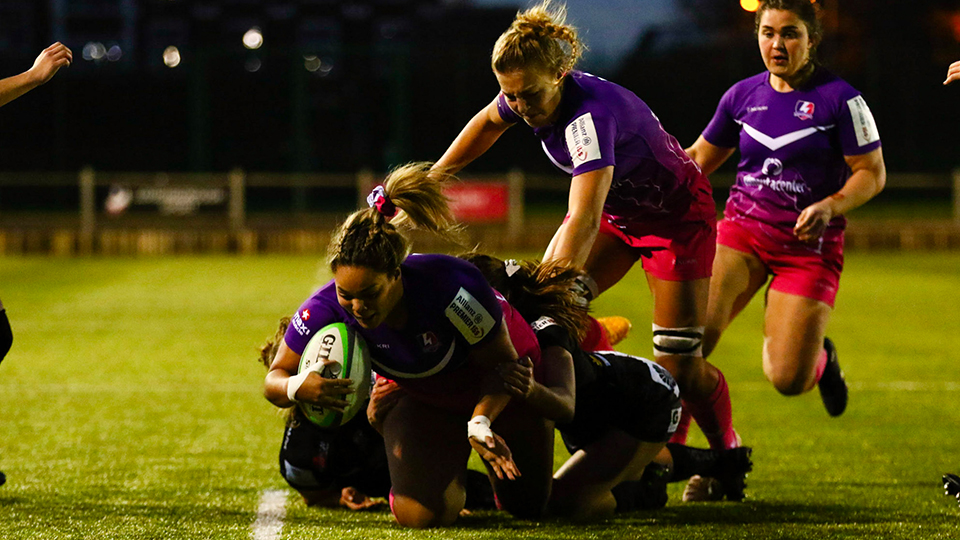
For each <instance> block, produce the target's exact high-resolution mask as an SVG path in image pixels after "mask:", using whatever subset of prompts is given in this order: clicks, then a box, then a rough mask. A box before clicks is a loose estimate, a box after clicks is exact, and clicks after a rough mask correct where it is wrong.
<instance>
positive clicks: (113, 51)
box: [107, 45, 123, 62]
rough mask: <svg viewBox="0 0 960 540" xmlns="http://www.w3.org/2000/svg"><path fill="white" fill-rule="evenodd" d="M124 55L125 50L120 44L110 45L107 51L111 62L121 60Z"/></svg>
mask: <svg viewBox="0 0 960 540" xmlns="http://www.w3.org/2000/svg"><path fill="white" fill-rule="evenodd" d="M122 56H123V51H122V50H120V46H119V45H114V46H112V47H110V49H109V50H108V51H107V60H109V61H111V62H116V61H117V60H119V59H120V58H121V57H122Z"/></svg>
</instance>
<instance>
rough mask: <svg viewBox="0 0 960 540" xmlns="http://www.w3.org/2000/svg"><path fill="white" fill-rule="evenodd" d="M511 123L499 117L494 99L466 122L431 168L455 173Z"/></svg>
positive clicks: (491, 143) (476, 156) (489, 144)
mask: <svg viewBox="0 0 960 540" xmlns="http://www.w3.org/2000/svg"><path fill="white" fill-rule="evenodd" d="M512 125H513V124H510V123H508V122H504V121H503V120H502V119H501V118H500V113H499V112H498V111H497V100H496V99H494V100H493V101H492V102H491V103H490V104H489V105H487V106H486V107H484V108H483V109H481V110H480V112H478V113H477V114H475V115H474V116H473V118H471V119H470V121H469V122H467V125H466V126H464V128H463V130H462V131H461V132H460V134H459V135H457V138H456V139H454V141H453V143H451V144H450V147H449V148H447V151H446V152H444V153H443V156H442V157H441V158H440V159H438V160H437V162H436V163H435V164H434V166H433V168H434V169H436V170H440V171H443V172H445V173H447V174H456V173H457V172H458V171H459V170H460V169H462V168H464V167H466V166H467V165H468V164H469V163H470V162H471V161H473V160H475V159H477V158H478V157H480V156H482V155H483V153H484V152H486V151H487V150H489V149H490V147H491V146H493V143H495V142H497V139H499V138H500V135H503V132H504V131H506V130H507V128H509V127H510V126H512Z"/></svg>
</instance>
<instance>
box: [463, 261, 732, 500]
mask: <svg viewBox="0 0 960 540" xmlns="http://www.w3.org/2000/svg"><path fill="white" fill-rule="evenodd" d="M463 257H464V258H465V259H466V260H468V261H470V262H472V263H473V264H474V265H476V266H477V267H478V268H479V269H480V270H481V272H482V273H483V275H484V276H485V277H486V278H487V281H489V282H490V284H491V285H492V286H493V287H494V288H495V289H497V290H498V291H499V292H500V293H501V294H503V295H504V297H505V298H506V299H507V301H509V302H510V303H511V305H513V306H514V307H515V308H516V309H517V311H519V312H520V314H521V315H523V317H524V318H525V319H527V320H529V321H533V322H532V323H531V326H532V328H533V329H534V331H535V332H536V334H537V339H538V340H539V342H540V347H541V351H542V353H541V358H542V362H543V363H544V365H545V366H549V364H550V363H552V362H568V363H571V364H572V365H573V371H574V373H575V388H574V389H567V388H562V387H561V388H559V389H557V388H550V387H547V386H546V385H543V384H541V383H539V382H537V381H536V380H535V379H534V377H533V370H532V366H530V365H525V363H524V362H519V363H504V364H501V366H500V370H501V373H502V374H503V375H504V379H505V381H506V384H507V385H508V388H509V389H510V390H511V392H512V393H513V394H514V395H515V396H517V397H521V398H523V399H526V400H528V402H530V403H531V404H532V405H534V407H536V408H537V410H539V411H540V412H541V413H542V414H544V415H545V416H547V417H548V418H554V419H556V420H557V428H558V429H559V431H560V433H561V434H562V435H563V440H564V442H565V443H566V445H567V448H568V449H569V450H570V452H571V454H572V457H571V458H570V459H569V460H568V461H567V462H566V463H565V464H564V465H563V466H562V467H561V468H560V469H559V470H558V471H557V472H556V473H555V474H554V484H553V492H552V495H551V511H552V513H553V514H555V515H560V516H567V517H581V518H585V517H601V516H604V515H609V514H611V513H613V511H614V510H617V511H628V510H633V509H637V508H654V507H659V506H662V505H663V504H665V503H666V482H668V481H680V480H685V479H687V478H689V477H690V476H692V475H694V474H712V475H716V476H719V477H722V478H724V479H726V480H730V481H728V482H726V486H728V487H730V488H733V487H734V486H735V485H736V482H735V481H733V480H735V479H737V478H742V477H743V475H744V474H746V472H748V471H749V470H750V467H751V463H750V449H749V448H745V447H738V448H735V449H729V450H700V449H695V448H689V447H686V446H683V445H679V444H670V445H666V442H667V440H668V439H669V438H670V436H671V435H672V434H673V431H674V429H675V428H676V425H677V422H678V421H679V417H680V400H679V390H678V388H677V385H676V383H675V382H674V380H673V377H671V376H670V374H669V373H668V372H667V371H666V370H665V369H664V368H662V367H661V366H659V365H658V364H655V363H653V362H650V361H649V360H646V359H643V358H639V357H636V356H630V355H626V354H622V353H618V352H615V351H597V352H585V351H583V350H582V349H581V348H580V346H579V345H578V344H579V343H580V339H581V338H582V334H583V331H584V328H585V325H586V324H585V323H586V320H587V310H586V308H585V307H584V306H583V305H582V304H581V303H580V302H578V298H577V296H576V293H574V292H573V291H572V290H571V289H572V288H571V284H572V283H573V281H574V280H575V279H576V278H577V277H578V275H579V274H580V272H579V271H577V270H574V269H572V268H570V267H568V266H564V265H562V264H559V263H556V262H554V263H544V264H537V263H535V262H530V261H515V260H508V261H502V260H500V259H497V258H495V257H492V256H489V255H483V254H477V253H472V254H468V255H464V256H463ZM557 390H559V391H560V392H561V393H565V394H571V395H574V396H575V404H576V406H575V415H574V417H573V418H572V419H561V418H559V417H558V412H556V411H554V410H553V405H552V404H553V403H554V402H555V400H550V399H545V398H544V397H545V396H547V397H549V394H550V393H551V392H554V391H557ZM665 445H666V449H667V451H666V452H662V450H663V449H664V448H665ZM654 461H656V463H654V465H650V464H651V463H652V462H654ZM645 469H646V473H645V472H644V470H645ZM706 471H710V472H706ZM730 496H731V498H734V499H738V498H742V497H743V494H742V491H741V492H740V493H739V494H738V493H733V492H732V491H731V493H730Z"/></svg>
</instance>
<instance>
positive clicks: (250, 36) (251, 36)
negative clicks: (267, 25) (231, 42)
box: [243, 26, 263, 49]
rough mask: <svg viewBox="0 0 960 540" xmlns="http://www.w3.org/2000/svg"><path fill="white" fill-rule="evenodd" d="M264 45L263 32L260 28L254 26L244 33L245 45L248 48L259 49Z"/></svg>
mask: <svg viewBox="0 0 960 540" xmlns="http://www.w3.org/2000/svg"><path fill="white" fill-rule="evenodd" d="M262 45H263V34H261V33H260V29H259V28H257V27H256V26H254V27H253V28H251V29H249V30H247V33H245V34H243V46H244V47H246V48H248V49H259V48H260V46H262Z"/></svg>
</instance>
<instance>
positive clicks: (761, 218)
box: [703, 68, 880, 236]
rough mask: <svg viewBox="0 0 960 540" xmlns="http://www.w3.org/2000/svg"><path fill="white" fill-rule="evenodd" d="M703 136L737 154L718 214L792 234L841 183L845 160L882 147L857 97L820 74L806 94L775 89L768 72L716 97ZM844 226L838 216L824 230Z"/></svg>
mask: <svg viewBox="0 0 960 540" xmlns="http://www.w3.org/2000/svg"><path fill="white" fill-rule="evenodd" d="M703 138H704V139H706V140H707V142H709V143H710V144H713V145H714V146H719V147H721V148H739V149H740V163H739V164H738V165H737V181H736V184H735V185H734V186H733V187H732V188H731V189H730V198H729V199H727V205H726V209H725V210H724V216H725V217H726V218H727V219H730V220H734V221H736V220H756V221H757V222H759V223H758V225H763V224H766V225H772V226H774V227H776V228H777V229H778V230H779V232H780V233H781V234H784V233H789V234H790V236H792V234H793V233H792V230H793V227H794V225H796V222H797V217H798V216H799V215H800V212H801V211H803V209H804V208H806V207H807V206H809V205H811V204H813V203H815V202H817V201H820V200H822V199H824V198H826V197H828V196H830V195H832V194H833V193H836V192H837V191H839V190H840V188H842V187H843V185H844V183H846V181H847V178H848V177H849V176H850V168H849V167H848V166H847V163H846V161H844V159H843V157H844V156H854V155H860V154H866V153H867V152H870V151H872V150H875V149H877V148H879V147H880V134H879V133H878V132H877V127H876V124H875V122H874V120H873V115H872V114H871V113H870V109H869V108H868V107H867V103H866V102H865V101H864V100H863V97H862V96H861V95H860V92H858V91H857V90H855V89H854V88H853V87H852V86H850V85H849V84H847V83H846V82H845V81H843V80H842V79H840V78H839V77H837V76H836V75H834V74H832V73H830V72H828V71H826V70H824V69H822V68H818V69H817V72H816V73H814V75H813V78H812V79H811V81H810V83H809V84H808V85H807V87H806V88H804V89H802V90H794V91H792V92H786V93H781V92H777V91H776V90H774V89H773V88H772V87H771V86H770V80H769V73H768V72H766V71H764V72H763V73H760V74H759V75H755V76H753V77H750V78H748V79H744V80H742V81H740V82H738V83H737V84H735V85H733V86H732V87H731V88H730V89H729V90H727V92H726V93H725V94H724V95H723V98H721V99H720V104H719V105H718V106H717V112H716V113H715V114H714V116H713V119H712V120H710V123H709V124H708V125H707V128H706V129H705V130H704V131H703ZM845 225H846V218H844V217H843V216H836V217H834V218H833V220H832V221H831V222H830V225H829V228H830V229H832V231H833V233H832V234H833V235H836V234H841V233H842V230H843V228H844V227H845Z"/></svg>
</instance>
